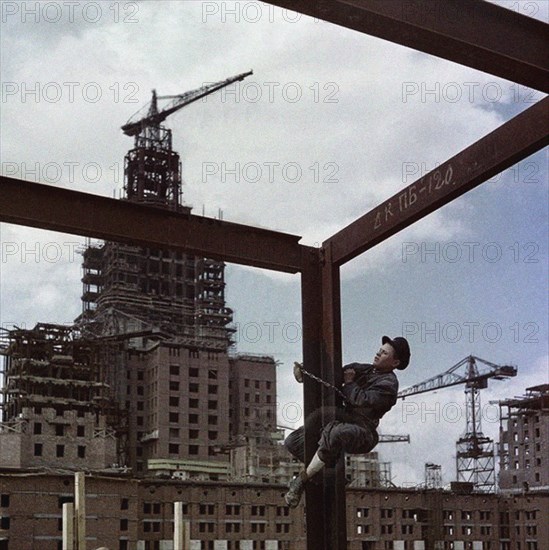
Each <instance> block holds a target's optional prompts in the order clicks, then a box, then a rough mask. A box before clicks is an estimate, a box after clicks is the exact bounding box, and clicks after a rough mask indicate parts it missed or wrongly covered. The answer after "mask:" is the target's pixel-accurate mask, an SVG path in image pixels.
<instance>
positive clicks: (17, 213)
mask: <svg viewBox="0 0 549 550" xmlns="http://www.w3.org/2000/svg"><path fill="white" fill-rule="evenodd" d="M0 221H2V222H7V223H14V224H19V225H26V226H30V227H37V228H40V229H49V230H52V231H61V232H63V233H71V234H76V235H86V236H88V237H95V238H98V239H104V240H109V241H119V242H128V243H131V244H137V245H142V246H149V247H156V248H171V249H180V250H183V251H185V252H187V253H188V254H196V255H197V256H203V257H206V258H212V259H219V260H223V261H227V262H234V263H237V264H244V265H250V266H255V267H261V268H266V269H273V270H277V271H286V272H289V273H296V272H298V271H300V270H301V256H302V252H303V247H302V246H301V245H299V244H298V241H299V240H300V237H298V236H295V235H290V234H287V233H279V232H276V231H269V230H266V229H259V228H256V227H251V226H247V225H241V224H236V223H230V222H225V221H221V220H215V219H212V218H205V217H201V216H194V215H191V214H184V213H177V212H172V211H170V210H166V209H163V208H154V207H151V206H146V205H143V204H138V203H134V202H129V201H122V200H116V199H110V198H106V197H100V196H98V195H91V194H88V193H81V192H78V191H71V190H68V189H62V188H59V187H53V186H48V185H42V184H39V183H33V182H30V181H24V180H18V179H13V178H7V177H4V176H0Z"/></svg>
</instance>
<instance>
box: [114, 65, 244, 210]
mask: <svg viewBox="0 0 549 550" xmlns="http://www.w3.org/2000/svg"><path fill="white" fill-rule="evenodd" d="M251 74H253V71H248V72H247V73H241V74H238V75H236V76H233V77H232V78H227V79H226V80H221V81H219V82H215V83H213V84H206V85H204V86H202V87H200V88H197V89H196V90H191V91H190V92H185V93H183V94H178V95H172V96H158V95H157V94H156V90H153V91H152V100H151V102H150V103H148V104H147V105H145V106H144V107H143V108H142V109H140V110H139V111H138V112H137V113H135V114H134V115H133V116H132V117H131V118H130V120H128V122H127V123H126V124H124V126H122V131H123V132H124V133H125V134H126V135H127V136H134V137H135V144H134V148H133V149H131V150H130V151H129V152H128V154H127V155H126V158H125V159H124V191H125V199H126V200H130V201H134V202H141V203H147V204H149V205H153V206H159V207H162V208H169V209H171V210H175V211H179V212H187V213H188V212H190V210H189V209H188V208H187V207H184V206H183V205H182V202H181V195H182V192H181V184H182V180H181V162H180V159H179V155H178V154H177V152H176V151H174V150H173V148H172V131H171V130H170V129H169V128H166V127H164V126H162V122H164V121H165V120H166V118H168V117H169V116H170V115H172V114H173V113H175V112H177V111H179V110H180V109H182V108H183V107H186V106H187V105H190V104H191V103H194V102H196V101H198V100H199V99H203V98H205V97H206V96H208V95H210V94H213V93H214V92H216V91H218V90H221V89H222V88H225V87H226V86H229V85H230V84H233V83H235V82H239V81H241V80H244V79H245V78H246V77H248V76H250V75H251ZM162 99H168V100H171V101H170V102H169V103H168V104H167V106H166V107H164V108H163V109H159V107H158V101H159V100H162Z"/></svg>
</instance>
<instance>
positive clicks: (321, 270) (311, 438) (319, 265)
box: [302, 249, 347, 550]
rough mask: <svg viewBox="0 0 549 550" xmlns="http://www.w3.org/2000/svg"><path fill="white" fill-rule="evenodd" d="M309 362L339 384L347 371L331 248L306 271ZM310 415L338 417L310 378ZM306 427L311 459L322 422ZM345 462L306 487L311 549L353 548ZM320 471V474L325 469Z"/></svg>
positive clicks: (315, 254) (316, 254) (329, 396)
mask: <svg viewBox="0 0 549 550" xmlns="http://www.w3.org/2000/svg"><path fill="white" fill-rule="evenodd" d="M302 308H303V312H302V315H303V362H304V367H305V369H306V370H308V371H309V372H312V373H313V374H316V375H317V376H320V377H322V378H323V379H325V380H327V381H329V382H331V383H333V384H336V385H339V384H340V383H341V381H342V374H341V314H340V286H339V267H338V266H334V265H333V264H332V263H331V253H330V250H327V251H323V250H322V251H321V250H314V249H311V257H310V258H309V259H308V260H306V261H305V262H304V266H303V271H302ZM304 384H305V387H304V397H305V418H308V417H309V415H311V414H312V413H313V412H314V411H316V410H318V409H319V408H321V409H322V411H323V414H322V423H323V424H324V425H325V424H326V423H328V422H330V421H331V420H332V419H333V416H334V411H335V406H336V405H337V404H338V403H336V396H335V394H334V392H333V390H330V389H326V388H324V387H323V386H321V385H319V384H318V383H316V382H314V381H313V380H310V379H308V378H307V377H305V381H304ZM308 428H309V429H307V430H306V431H305V459H306V462H307V463H308V462H309V461H310V459H311V458H312V456H313V454H314V452H315V451H316V449H317V447H318V435H319V434H318V429H319V428H320V426H308ZM344 472H345V465H344V461H343V459H342V460H340V461H339V463H338V465H337V467H336V468H335V471H333V470H332V471H330V470H327V471H326V470H325V471H323V473H322V483H321V484H319V485H314V484H311V483H309V484H308V485H307V490H306V523H307V526H306V528H307V550H344V549H345V548H346V547H347V532H346V513H345V512H346V511H345V474H344ZM319 476H320V474H319Z"/></svg>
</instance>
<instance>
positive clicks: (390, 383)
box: [341, 363, 398, 428]
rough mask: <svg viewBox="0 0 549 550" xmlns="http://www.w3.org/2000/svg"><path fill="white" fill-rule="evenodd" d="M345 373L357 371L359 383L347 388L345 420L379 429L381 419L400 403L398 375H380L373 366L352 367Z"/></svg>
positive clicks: (350, 384)
mask: <svg viewBox="0 0 549 550" xmlns="http://www.w3.org/2000/svg"><path fill="white" fill-rule="evenodd" d="M344 369H354V370H355V373H356V375H355V379H354V381H353V382H351V383H349V384H345V385H344V386H343V388H342V390H341V391H342V392H343V394H344V395H345V398H346V403H345V417H347V419H348V420H347V421H348V422H352V423H354V424H358V425H361V426H364V427H372V424H373V427H374V428H377V426H378V424H379V419H380V418H381V417H382V416H383V415H384V414H385V413H386V412H387V411H388V410H389V409H391V407H392V406H393V405H394V404H395V403H396V402H397V394H398V379H397V377H396V375H395V373H394V372H385V373H379V372H376V370H375V368H374V366H373V365H370V364H364V363H349V364H348V365H345V367H344Z"/></svg>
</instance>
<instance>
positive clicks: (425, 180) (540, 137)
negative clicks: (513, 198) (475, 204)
mask: <svg viewBox="0 0 549 550" xmlns="http://www.w3.org/2000/svg"><path fill="white" fill-rule="evenodd" d="M548 115H549V97H547V98H545V99H543V100H541V101H539V102H538V103H536V104H535V105H533V106H532V107H530V108H529V109H527V110H526V111H524V112H522V113H521V114H519V115H517V116H516V117H514V118H512V119H511V120H509V121H508V122H506V123H505V124H503V125H502V126H500V127H499V128H497V129H496V130H494V131H493V132H491V133H490V134H488V135H486V136H485V137H483V138H482V139H480V140H479V141H477V142H476V143H474V144H473V145H471V146H469V147H467V148H466V149H464V150H463V151H461V152H460V153H458V154H457V155H456V156H454V157H452V158H451V159H450V160H448V161H446V162H445V163H444V164H441V165H440V166H439V167H438V168H436V169H435V170H432V171H431V172H429V173H428V174H426V175H425V176H424V177H422V178H420V179H419V180H417V181H416V182H414V183H412V184H411V185H409V186H408V187H405V188H404V189H402V190H401V191H399V192H398V193H397V194H396V195H393V196H392V197H391V198H390V199H388V200H386V201H385V202H383V203H382V204H380V205H379V206H378V207H376V208H374V209H373V210H371V211H370V212H368V213H367V214H365V215H364V216H362V217H360V218H358V219H357V220H355V221H354V222H353V223H351V224H350V225H348V226H347V227H345V228H344V229H342V230H341V231H339V232H338V233H336V234H335V235H333V236H332V237H330V238H329V239H328V240H327V241H326V242H325V243H324V245H323V246H324V247H327V246H328V245H331V246H332V247H333V248H332V253H333V261H334V262H335V263H337V264H339V265H342V264H344V263H345V262H348V261H349V260H351V259H353V258H355V257H356V256H358V255H359V254H362V252H364V251H366V250H368V249H369V248H372V247H373V246H375V245H376V244H379V243H380V242H381V241H384V240H385V239H387V238H388V237H390V236H392V235H394V234H395V233H397V232H398V231H400V230H401V229H404V228H405V227H408V226H409V225H411V224H412V223H414V222H416V221H417V220H419V219H421V218H423V217H425V216H426V215H427V214H429V213H431V212H433V211H434V210H437V209H438V208H440V207H441V206H444V205H445V204H448V203H449V202H451V201H452V200H454V199H455V198H457V197H459V196H460V195H463V194H464V193H466V192H467V191H470V190H471V189H473V188H474V187H476V186H478V185H480V184H481V183H483V182H485V181H486V180H487V179H489V178H491V177H492V176H495V175H496V174H499V173H500V172H501V171H502V170H505V169H506V168H509V167H510V166H513V164H515V163H517V162H518V161H520V160H522V159H524V158H526V157H528V156H529V155H531V154H533V153H535V152H536V151H539V150H540V149H542V148H543V147H544V146H546V145H548V144H549V132H548V129H549V124H548Z"/></svg>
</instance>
